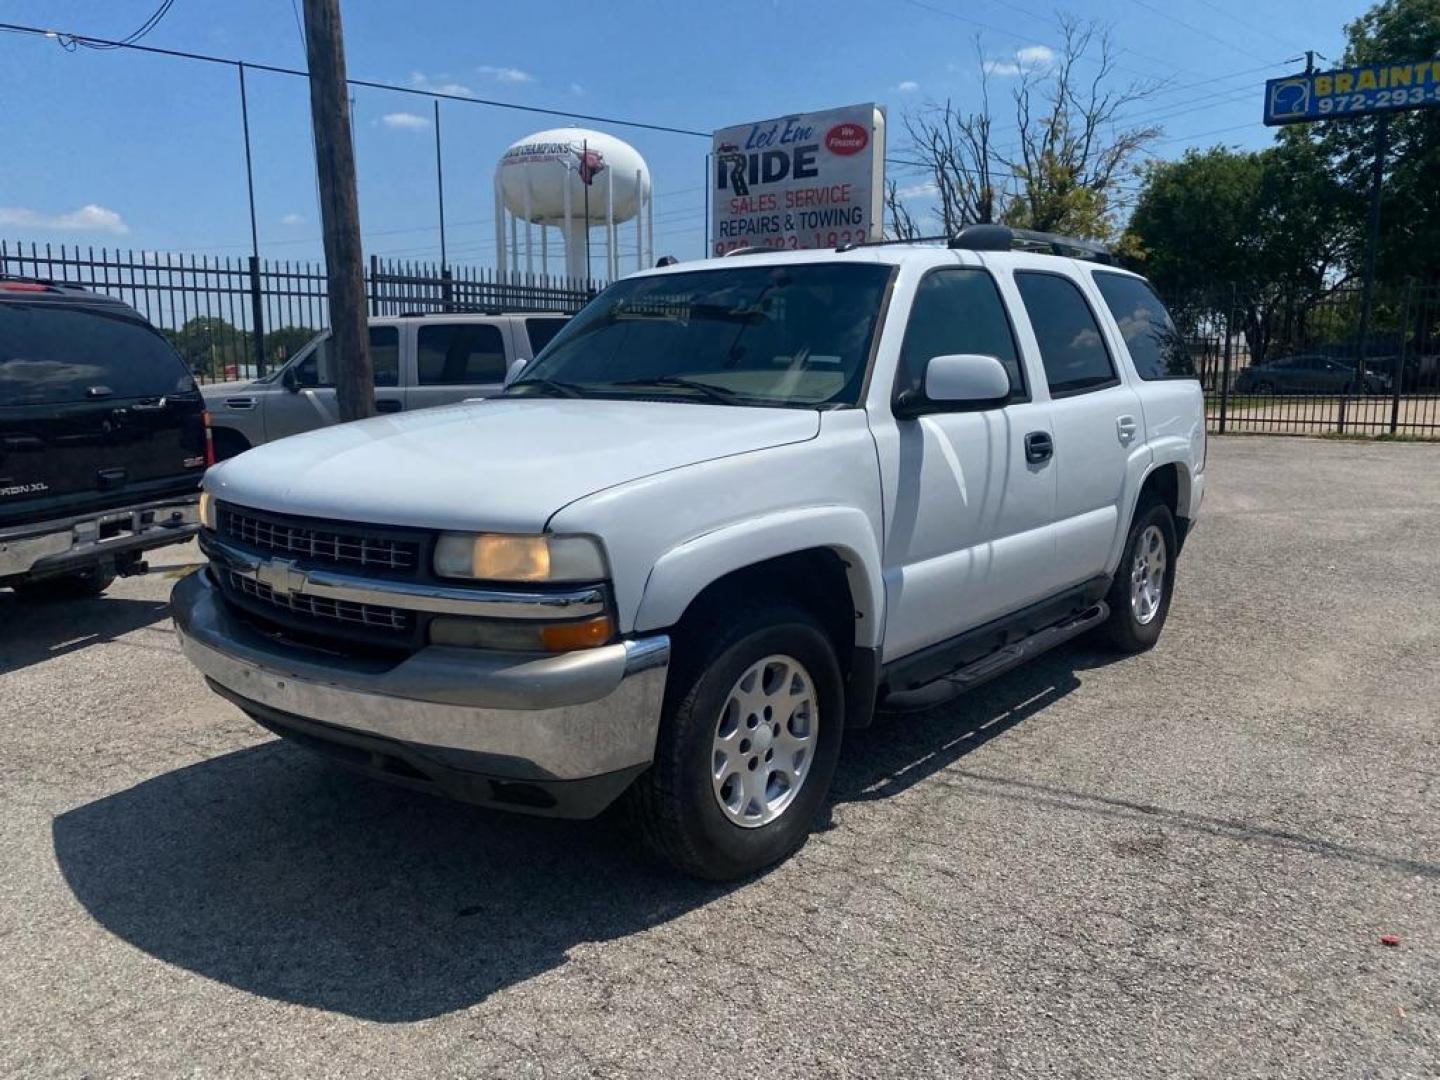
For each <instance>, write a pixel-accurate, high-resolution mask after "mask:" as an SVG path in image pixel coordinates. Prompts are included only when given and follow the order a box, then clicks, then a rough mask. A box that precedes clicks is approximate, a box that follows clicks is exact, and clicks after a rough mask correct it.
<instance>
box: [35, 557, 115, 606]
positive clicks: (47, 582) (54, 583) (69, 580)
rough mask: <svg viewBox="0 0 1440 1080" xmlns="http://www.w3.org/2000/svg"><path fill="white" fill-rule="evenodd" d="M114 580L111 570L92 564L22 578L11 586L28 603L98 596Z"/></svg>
mask: <svg viewBox="0 0 1440 1080" xmlns="http://www.w3.org/2000/svg"><path fill="white" fill-rule="evenodd" d="M114 582H115V575H114V573H113V572H109V571H105V570H102V569H101V568H100V567H98V566H92V567H89V568H87V569H85V570H77V571H75V572H74V573H70V574H61V575H58V576H56V577H44V578H37V579H34V580H30V579H28V578H22V579H21V580H19V581H17V582H15V583H14V584H13V585H12V586H11V587H12V588H13V589H14V590H15V595H17V596H19V597H20V598H21V599H22V600H27V601H29V602H30V603H43V602H44V601H46V600H84V599H87V598H93V597H96V596H99V595H100V594H101V593H103V592H104V591H105V590H106V589H108V588H109V587H110V586H111V585H112V584H114Z"/></svg>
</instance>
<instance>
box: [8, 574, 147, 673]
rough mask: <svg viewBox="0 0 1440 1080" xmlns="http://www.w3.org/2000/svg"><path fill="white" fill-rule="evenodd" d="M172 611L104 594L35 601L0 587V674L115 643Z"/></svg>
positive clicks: (140, 601) (144, 601) (144, 602)
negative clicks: (73, 598) (92, 596)
mask: <svg viewBox="0 0 1440 1080" xmlns="http://www.w3.org/2000/svg"><path fill="white" fill-rule="evenodd" d="M169 612H170V606H169V604H167V603H166V602H165V601H163V600H129V599H125V598H123V597H118V596H100V597H96V598H94V599H80V600H55V601H41V602H33V601H25V600H21V599H20V598H19V597H18V596H16V595H15V594H14V593H13V592H10V591H9V590H8V589H0V675H4V674H6V673H7V672H11V671H18V670H20V669H21V668H24V667H29V666H30V665H31V664H38V663H41V662H43V661H45V660H53V659H54V658H55V657H57V656H64V655H65V654H66V653H71V652H74V651H76V650H77V649H84V648H87V647H88V646H91V645H97V644H100V643H102V642H106V641H113V640H114V639H115V638H117V637H120V636H122V635H124V634H128V633H130V632H131V631H132V630H139V629H140V628H141V627H144V626H151V625H153V624H155V623H157V622H159V621H160V620H162V619H164V618H166V617H167V616H168V615H169Z"/></svg>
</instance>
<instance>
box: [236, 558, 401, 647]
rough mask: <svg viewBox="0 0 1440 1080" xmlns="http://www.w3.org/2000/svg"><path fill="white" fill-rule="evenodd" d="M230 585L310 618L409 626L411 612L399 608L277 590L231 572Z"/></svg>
mask: <svg viewBox="0 0 1440 1080" xmlns="http://www.w3.org/2000/svg"><path fill="white" fill-rule="evenodd" d="M229 577H230V587H231V588H232V589H234V590H235V591H236V592H238V593H240V594H241V595H244V596H248V597H250V598H251V599H254V600H259V601H260V602H261V603H264V604H272V605H274V606H275V607H278V608H283V609H284V610H285V611H288V612H290V613H292V614H294V615H304V616H308V617H310V618H312V619H321V620H329V621H332V622H340V623H349V624H351V625H353V626H364V627H366V628H368V629H371V630H394V631H400V632H405V631H408V630H409V629H410V619H411V615H410V613H409V612H406V611H401V610H400V609H399V608H392V607H384V606H382V605H379V604H357V603H355V602H353V601H350V600H330V599H327V598H325V597H320V596H305V595H304V594H302V593H277V592H276V591H275V590H274V589H272V588H271V587H270V586H269V585H266V584H265V583H264V582H260V581H256V580H255V579H254V578H250V577H245V576H244V575H242V574H239V573H237V572H235V571H233V570H232V571H231V572H230V574H229Z"/></svg>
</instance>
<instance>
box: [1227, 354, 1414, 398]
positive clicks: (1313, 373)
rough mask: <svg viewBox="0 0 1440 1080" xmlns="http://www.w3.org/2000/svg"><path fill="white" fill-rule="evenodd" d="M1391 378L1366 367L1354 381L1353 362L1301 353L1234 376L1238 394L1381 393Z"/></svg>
mask: <svg viewBox="0 0 1440 1080" xmlns="http://www.w3.org/2000/svg"><path fill="white" fill-rule="evenodd" d="M1392 385H1393V382H1392V377H1391V376H1390V375H1388V374H1386V373H1384V372H1381V371H1378V370H1376V369H1375V368H1374V367H1373V366H1372V365H1370V364H1367V365H1366V370H1365V374H1364V375H1363V376H1362V377H1360V378H1359V379H1358V380H1357V379H1356V375H1355V361H1354V360H1347V359H1341V358H1337V357H1334V356H1324V355H1322V354H1320V353H1303V354H1299V355H1296V356H1282V357H1280V358H1279V359H1278V360H1267V361H1265V362H1264V363H1263V364H1252V365H1251V366H1250V367H1248V368H1246V369H1245V370H1244V371H1242V372H1240V373H1239V374H1238V375H1236V376H1235V387H1234V388H1235V391H1236V392H1237V393H1241V394H1353V393H1356V392H1357V391H1358V392H1359V393H1364V394H1385V393H1389V392H1390V388H1391V386H1392Z"/></svg>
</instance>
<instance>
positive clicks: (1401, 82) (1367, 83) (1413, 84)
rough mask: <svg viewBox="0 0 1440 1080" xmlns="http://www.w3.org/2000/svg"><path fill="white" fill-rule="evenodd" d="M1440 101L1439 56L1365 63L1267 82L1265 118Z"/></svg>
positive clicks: (1296, 118) (1320, 116)
mask: <svg viewBox="0 0 1440 1080" xmlns="http://www.w3.org/2000/svg"><path fill="white" fill-rule="evenodd" d="M1426 105H1440V60H1421V61H1418V62H1416V63H1408V64H1366V65H1365V66H1364V67H1353V68H1344V69H1343V70H1341V71H1316V72H1312V73H1311V74H1309V75H1287V76H1285V77H1284V78H1283V79H1271V80H1269V81H1268V82H1267V83H1266V84H1265V123H1267V124H1272V125H1273V124H1297V123H1301V122H1303V121H1306V120H1333V119H1335V118H1336V117H1340V116H1364V115H1366V114H1368V113H1378V112H1393V111H1395V110H1397V109H1418V108H1422V107H1424V106H1426Z"/></svg>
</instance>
